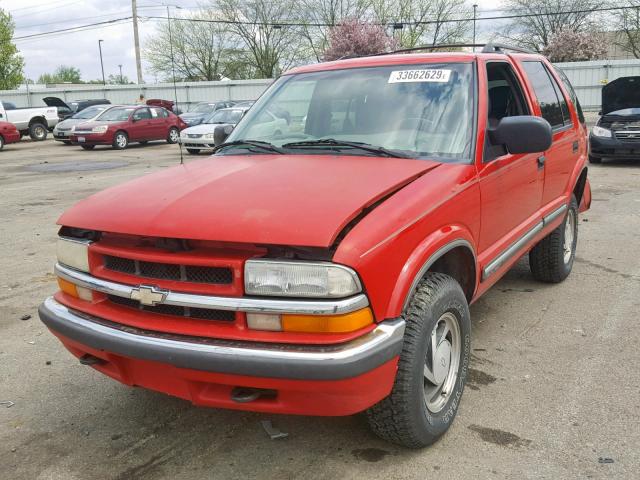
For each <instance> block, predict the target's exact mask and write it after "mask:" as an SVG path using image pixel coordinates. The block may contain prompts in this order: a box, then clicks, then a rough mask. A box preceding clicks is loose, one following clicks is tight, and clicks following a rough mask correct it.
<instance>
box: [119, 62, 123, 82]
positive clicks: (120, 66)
mask: <svg viewBox="0 0 640 480" xmlns="http://www.w3.org/2000/svg"><path fill="white" fill-rule="evenodd" d="M118 67H119V68H120V85H122V84H124V80H122V65H118Z"/></svg>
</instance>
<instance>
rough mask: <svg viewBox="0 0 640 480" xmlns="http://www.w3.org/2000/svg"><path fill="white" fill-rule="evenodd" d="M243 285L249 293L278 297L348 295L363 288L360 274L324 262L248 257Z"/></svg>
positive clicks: (334, 296)
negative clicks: (251, 258) (254, 258)
mask: <svg viewBox="0 0 640 480" xmlns="http://www.w3.org/2000/svg"><path fill="white" fill-rule="evenodd" d="M244 288H245V291H246V293H247V294H249V295H269V296H275V297H316V298H340V297H348V296H349V295H353V294H356V293H358V292H360V291H362V286H361V285H360V280H359V279H358V275H357V274H356V272H354V271H353V270H352V269H350V268H348V267H344V266H342V265H336V264H332V263H323V262H300V261H278V260H247V262H246V263H245V267H244Z"/></svg>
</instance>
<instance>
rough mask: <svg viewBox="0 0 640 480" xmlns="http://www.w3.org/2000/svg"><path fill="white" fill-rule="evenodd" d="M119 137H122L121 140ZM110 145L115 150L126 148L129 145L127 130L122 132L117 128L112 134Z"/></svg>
mask: <svg viewBox="0 0 640 480" xmlns="http://www.w3.org/2000/svg"><path fill="white" fill-rule="evenodd" d="M121 138H122V139H123V140H122V141H121V140H120V139H121ZM111 146H112V147H113V148H114V149H115V150H124V149H125V148H127V147H128V146H129V135H127V132H123V131H122V130H118V131H117V132H116V133H115V134H114V135H113V142H112V144H111Z"/></svg>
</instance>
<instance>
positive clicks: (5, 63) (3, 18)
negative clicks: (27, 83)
mask: <svg viewBox="0 0 640 480" xmlns="http://www.w3.org/2000/svg"><path fill="white" fill-rule="evenodd" d="M14 29H15V25H14V23H13V19H12V18H11V15H10V14H8V13H6V12H5V11H4V10H2V9H1V8H0V90H12V89H14V88H16V87H17V86H18V85H20V84H21V83H22V81H23V80H24V76H23V69H24V60H23V58H22V56H20V54H19V53H18V48H17V47H16V46H15V44H14V43H13V42H12V41H11V40H12V39H13V32H14Z"/></svg>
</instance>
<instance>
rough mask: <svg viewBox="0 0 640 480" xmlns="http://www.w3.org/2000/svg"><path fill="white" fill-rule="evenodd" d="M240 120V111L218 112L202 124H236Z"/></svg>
mask: <svg viewBox="0 0 640 480" xmlns="http://www.w3.org/2000/svg"><path fill="white" fill-rule="evenodd" d="M241 118H242V110H218V111H217V112H216V113H214V114H213V115H211V116H210V117H209V118H207V119H206V120H205V121H204V123H238V122H239V121H240V119H241Z"/></svg>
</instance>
